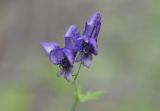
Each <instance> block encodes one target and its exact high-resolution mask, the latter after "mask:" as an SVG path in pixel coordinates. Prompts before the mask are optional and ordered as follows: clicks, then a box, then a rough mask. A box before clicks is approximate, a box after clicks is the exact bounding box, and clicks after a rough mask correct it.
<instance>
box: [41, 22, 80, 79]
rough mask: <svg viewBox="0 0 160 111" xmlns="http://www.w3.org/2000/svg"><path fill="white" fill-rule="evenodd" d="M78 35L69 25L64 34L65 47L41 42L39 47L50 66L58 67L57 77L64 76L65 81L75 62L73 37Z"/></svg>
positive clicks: (72, 26) (77, 31)
mask: <svg viewBox="0 0 160 111" xmlns="http://www.w3.org/2000/svg"><path fill="white" fill-rule="evenodd" d="M78 35H79V29H78V28H77V27H76V26H74V25H71V26H70V27H69V28H68V30H67V32H66V34H65V47H64V48H60V45H59V44H58V43H56V42H42V43H41V45H42V47H43V48H44V49H45V51H46V53H47V54H48V56H49V58H50V61H51V63H52V64H56V65H59V68H60V71H58V73H57V75H58V76H62V75H64V77H65V79H66V80H68V81H69V80H70V79H71V77H72V74H73V64H74V60H75V50H74V43H72V42H74V40H73V38H76V37H74V36H78Z"/></svg>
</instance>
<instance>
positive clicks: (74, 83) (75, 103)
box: [71, 63, 82, 111]
mask: <svg viewBox="0 0 160 111" xmlns="http://www.w3.org/2000/svg"><path fill="white" fill-rule="evenodd" d="M81 65H82V63H80V65H79V68H78V71H77V73H76V74H75V75H74V76H75V77H74V81H73V85H74V88H75V92H76V94H75V101H74V104H73V107H72V110H71V111H76V108H77V106H78V104H79V99H78V88H77V82H76V80H77V77H78V75H79V72H80V69H81Z"/></svg>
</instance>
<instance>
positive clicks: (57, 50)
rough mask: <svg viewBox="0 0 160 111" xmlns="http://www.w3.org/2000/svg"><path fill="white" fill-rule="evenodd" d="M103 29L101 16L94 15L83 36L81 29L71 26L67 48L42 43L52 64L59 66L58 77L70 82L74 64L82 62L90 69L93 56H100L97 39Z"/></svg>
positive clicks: (67, 37) (55, 44)
mask: <svg viewBox="0 0 160 111" xmlns="http://www.w3.org/2000/svg"><path fill="white" fill-rule="evenodd" d="M100 28H101V15H100V13H94V14H93V15H92V16H91V18H90V19H89V20H88V21H87V22H86V24H85V27H84V31H83V34H82V35H81V34H80V31H79V28H78V27H77V26H75V25H71V26H70V27H69V28H68V30H67V32H66V34H65V37H64V39H65V46H64V48H61V47H60V45H59V44H58V43H56V42H42V43H41V45H42V47H43V48H44V49H45V51H46V53H47V54H48V56H49V58H50V61H51V63H52V64H56V65H58V66H59V68H60V71H58V73H57V75H58V76H62V75H64V77H65V79H66V80H68V81H69V80H70V79H71V77H72V74H73V66H74V62H81V63H82V64H83V65H84V66H85V67H87V68H89V67H90V66H91V64H92V59H93V55H95V56H97V55H98V44H97V39H98V35H99V32H100Z"/></svg>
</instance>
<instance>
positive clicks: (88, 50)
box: [82, 43, 94, 54]
mask: <svg viewBox="0 0 160 111" xmlns="http://www.w3.org/2000/svg"><path fill="white" fill-rule="evenodd" d="M82 52H84V53H85V54H92V53H93V52H94V50H93V47H92V45H91V44H89V43H84V44H83V45H82Z"/></svg>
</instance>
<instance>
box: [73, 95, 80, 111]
mask: <svg viewBox="0 0 160 111" xmlns="http://www.w3.org/2000/svg"><path fill="white" fill-rule="evenodd" d="M78 103H79V100H78V98H77V97H76V98H75V101H74V104H73V107H72V111H76V108H77V106H78Z"/></svg>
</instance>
